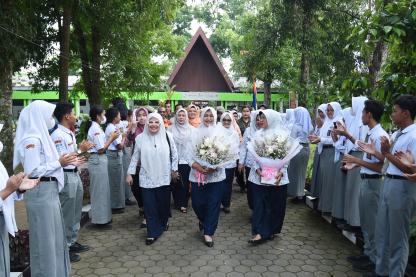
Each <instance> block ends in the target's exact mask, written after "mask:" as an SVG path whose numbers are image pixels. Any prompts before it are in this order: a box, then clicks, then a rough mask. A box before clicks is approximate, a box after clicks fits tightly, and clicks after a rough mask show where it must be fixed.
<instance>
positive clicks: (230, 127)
mask: <svg viewBox="0 0 416 277" xmlns="http://www.w3.org/2000/svg"><path fill="white" fill-rule="evenodd" d="M220 124H221V126H222V132H223V133H224V134H225V136H226V137H229V138H230V140H231V141H232V144H233V147H237V148H238V147H239V146H240V137H239V134H238V132H237V130H236V123H235V119H234V116H233V115H232V114H231V113H229V112H225V113H223V114H222V115H221V118H220ZM237 128H238V126H237ZM236 166H237V160H234V161H232V162H230V163H229V164H228V165H227V166H225V180H224V184H223V186H222V188H223V193H222V200H221V204H222V210H223V211H224V213H227V214H228V213H229V212H230V206H231V193H232V190H233V181H234V173H235V168H236Z"/></svg>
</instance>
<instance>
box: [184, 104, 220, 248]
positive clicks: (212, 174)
mask: <svg viewBox="0 0 416 277" xmlns="http://www.w3.org/2000/svg"><path fill="white" fill-rule="evenodd" d="M201 121H202V123H201V125H200V126H199V127H198V129H197V132H196V136H195V142H194V143H190V146H191V147H189V148H188V149H189V151H190V152H189V153H190V154H189V157H190V158H189V165H190V166H191V172H190V174H189V181H190V182H191V186H192V191H191V197H192V208H193V209H194V212H195V214H196V216H197V217H198V220H199V224H198V226H199V230H200V231H203V234H204V238H203V239H204V243H205V245H206V246H208V247H213V246H214V240H213V236H214V233H215V230H216V229H217V226H218V219H219V215H220V208H221V196H222V188H221V186H222V185H223V181H224V180H225V169H224V168H217V169H212V168H206V167H203V166H201V165H200V164H199V163H198V162H196V161H195V155H196V154H195V153H196V147H195V146H196V144H197V143H198V142H199V141H200V140H201V139H202V138H204V137H208V136H210V135H212V134H213V131H214V130H215V127H216V123H217V112H216V111H215V109H214V108H212V107H205V108H203V109H202V110H201ZM198 174H203V175H205V177H204V178H205V180H204V181H205V182H204V184H199V183H198V177H197V176H198Z"/></svg>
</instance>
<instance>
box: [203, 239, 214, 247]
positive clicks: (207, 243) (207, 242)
mask: <svg viewBox="0 0 416 277" xmlns="http://www.w3.org/2000/svg"><path fill="white" fill-rule="evenodd" d="M204 244H205V245H206V246H208V247H213V246H214V241H213V240H212V241H207V240H206V239H205V238H204Z"/></svg>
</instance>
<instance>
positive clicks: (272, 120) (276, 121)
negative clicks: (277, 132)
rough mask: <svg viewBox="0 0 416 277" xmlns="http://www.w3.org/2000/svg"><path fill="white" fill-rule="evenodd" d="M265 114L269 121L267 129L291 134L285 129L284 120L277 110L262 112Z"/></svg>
mask: <svg viewBox="0 0 416 277" xmlns="http://www.w3.org/2000/svg"><path fill="white" fill-rule="evenodd" d="M261 112H263V113H264V115H265V116H266V119H267V128H265V130H267V129H285V130H287V131H288V132H289V130H288V129H287V128H286V127H285V123H284V119H283V118H282V116H281V114H280V113H279V112H277V111H275V110H272V109H267V110H263V111H261Z"/></svg>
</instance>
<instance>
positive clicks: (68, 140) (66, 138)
mask: <svg viewBox="0 0 416 277" xmlns="http://www.w3.org/2000/svg"><path fill="white" fill-rule="evenodd" d="M51 138H52V140H53V142H54V143H55V146H56V150H57V151H58V154H59V156H62V155H64V154H70V153H74V152H76V151H77V141H76V139H75V135H74V133H73V132H72V131H71V130H69V129H68V128H66V127H65V126H63V125H61V124H58V128H57V129H56V130H55V131H54V132H53V133H52V134H51ZM75 167H76V166H74V165H67V166H66V167H64V169H74V168H75Z"/></svg>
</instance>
